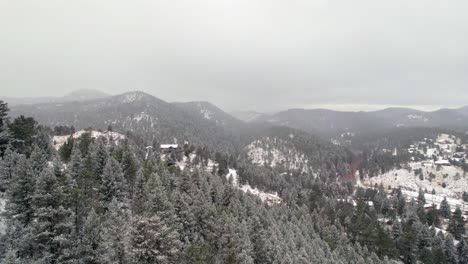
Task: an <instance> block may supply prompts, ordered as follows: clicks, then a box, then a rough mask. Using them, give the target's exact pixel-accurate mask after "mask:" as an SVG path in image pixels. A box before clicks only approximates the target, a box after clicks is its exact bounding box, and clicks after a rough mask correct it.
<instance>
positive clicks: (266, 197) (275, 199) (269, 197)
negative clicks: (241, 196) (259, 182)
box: [226, 169, 281, 204]
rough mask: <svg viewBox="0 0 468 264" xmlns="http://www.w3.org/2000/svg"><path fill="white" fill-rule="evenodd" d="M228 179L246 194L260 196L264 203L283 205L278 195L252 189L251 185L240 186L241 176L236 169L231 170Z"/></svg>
mask: <svg viewBox="0 0 468 264" xmlns="http://www.w3.org/2000/svg"><path fill="white" fill-rule="evenodd" d="M226 178H227V179H228V180H231V179H232V185H233V186H234V187H237V188H238V189H239V190H241V191H243V192H245V193H251V194H253V195H255V196H258V197H259V198H260V200H262V201H263V202H266V203H268V204H278V203H281V198H280V197H279V196H278V194H276V193H275V194H273V193H267V192H263V191H260V190H259V189H257V188H252V186H250V185H249V184H244V185H239V176H238V175H237V171H236V170H234V169H229V173H228V174H227V175H226Z"/></svg>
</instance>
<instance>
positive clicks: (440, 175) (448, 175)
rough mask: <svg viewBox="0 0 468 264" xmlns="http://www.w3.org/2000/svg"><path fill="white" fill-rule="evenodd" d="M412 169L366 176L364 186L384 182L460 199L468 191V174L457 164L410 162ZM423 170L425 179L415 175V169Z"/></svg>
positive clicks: (415, 190)
mask: <svg viewBox="0 0 468 264" xmlns="http://www.w3.org/2000/svg"><path fill="white" fill-rule="evenodd" d="M409 167H410V170H408V169H406V168H403V169H398V170H397V169H395V170H391V171H389V172H387V173H384V174H382V175H379V176H377V177H372V178H366V179H364V180H363V182H362V184H363V185H364V186H368V187H369V186H374V185H375V184H378V185H380V184H383V186H384V187H385V188H396V187H398V186H400V187H401V188H402V189H404V190H407V191H412V192H418V191H419V189H422V190H427V191H428V192H429V193H431V192H432V190H435V192H436V195H438V196H441V197H445V196H447V197H450V198H454V199H460V198H461V197H462V194H463V192H464V191H468V175H464V173H463V170H462V169H461V168H458V167H455V166H441V167H440V168H439V169H437V166H424V165H423V164H422V163H419V162H412V163H410V164H409ZM419 169H421V170H422V173H423V179H422V180H421V179H420V176H419V175H415V173H414V171H415V170H419Z"/></svg>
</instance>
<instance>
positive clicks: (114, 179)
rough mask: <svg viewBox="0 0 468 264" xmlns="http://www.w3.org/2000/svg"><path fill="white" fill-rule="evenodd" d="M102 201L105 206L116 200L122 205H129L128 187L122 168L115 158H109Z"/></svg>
mask: <svg viewBox="0 0 468 264" xmlns="http://www.w3.org/2000/svg"><path fill="white" fill-rule="evenodd" d="M100 194H101V201H102V202H103V203H104V206H105V204H108V203H110V202H111V201H112V200H113V199H116V200H117V201H118V202H120V203H124V204H126V203H127V198H128V187H127V182H126V180H125V178H124V176H123V172H122V168H121V167H120V165H119V163H118V162H117V161H116V160H115V159H114V158H112V157H111V158H109V160H108V161H107V164H106V166H105V167H104V172H103V174H102V181H101V187H100Z"/></svg>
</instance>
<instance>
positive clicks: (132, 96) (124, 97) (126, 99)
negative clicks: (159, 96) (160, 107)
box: [121, 92, 145, 103]
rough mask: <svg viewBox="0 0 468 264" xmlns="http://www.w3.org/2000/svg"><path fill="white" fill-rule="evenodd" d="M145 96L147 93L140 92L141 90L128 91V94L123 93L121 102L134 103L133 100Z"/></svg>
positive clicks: (138, 99)
mask: <svg viewBox="0 0 468 264" xmlns="http://www.w3.org/2000/svg"><path fill="white" fill-rule="evenodd" d="M144 97H145V94H144V93H140V92H133V93H126V94H124V95H122V97H121V102H122V103H133V102H136V101H140V100H141V99H143V98H144Z"/></svg>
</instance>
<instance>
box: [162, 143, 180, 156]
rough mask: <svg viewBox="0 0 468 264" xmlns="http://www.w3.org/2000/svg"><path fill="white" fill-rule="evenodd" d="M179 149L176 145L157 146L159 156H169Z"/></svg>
mask: <svg viewBox="0 0 468 264" xmlns="http://www.w3.org/2000/svg"><path fill="white" fill-rule="evenodd" d="M178 149H179V145H178V144H161V145H160V146H159V152H160V153H161V154H170V153H172V152H174V151H177V150H178Z"/></svg>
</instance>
